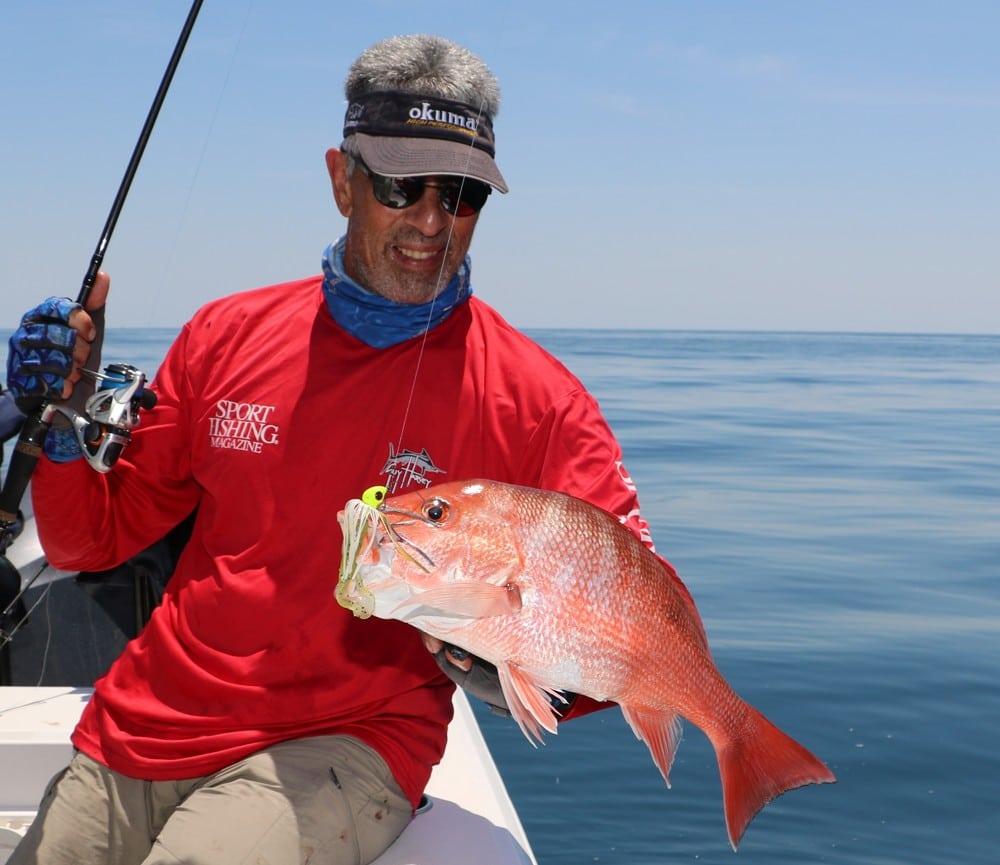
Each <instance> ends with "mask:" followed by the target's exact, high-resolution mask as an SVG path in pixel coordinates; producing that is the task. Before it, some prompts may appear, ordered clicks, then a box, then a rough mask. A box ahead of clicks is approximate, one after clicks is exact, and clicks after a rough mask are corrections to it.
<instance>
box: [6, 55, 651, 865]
mask: <svg viewBox="0 0 1000 865" xmlns="http://www.w3.org/2000/svg"><path fill="white" fill-rule="evenodd" d="M346 96H347V102H348V107H347V114H346V119H345V123H344V136H345V137H344V142H343V145H342V146H341V148H340V149H332V150H330V151H329V152H328V153H327V154H326V164H327V169H328V173H329V176H330V180H331V183H332V188H333V195H334V198H335V200H336V204H337V207H338V208H339V210H340V212H341V214H343V216H344V217H346V219H347V230H346V233H345V235H344V236H343V237H342V238H341V239H340V241H338V242H337V243H336V244H333V245H331V246H330V247H329V248H328V249H327V251H326V253H325V255H324V259H323V271H324V272H323V275H322V276H315V277H310V278H307V279H303V280H300V281H297V282H290V283H286V284H283V285H280V286H272V287H269V288H263V289H258V290H255V291H251V292H246V293H243V294H239V295H235V296H232V297H228V298H224V299H222V300H218V301H215V302H213V303H210V304H208V305H207V306H206V307H204V308H203V309H202V310H200V311H199V312H198V313H197V314H196V315H195V316H194V318H193V319H192V320H191V321H190V322H189V323H188V324H187V325H186V326H185V327H184V328H183V330H182V331H181V333H180V335H179V336H178V338H177V340H176V342H175V343H174V345H173V346H172V347H171V349H170V351H169V353H168V355H167V357H166V359H165V360H164V363H163V365H162V367H161V369H160V370H159V372H158V373H157V376H156V379H155V381H154V383H153V384H152V386H151V387H152V389H153V390H154V391H155V392H156V394H157V397H158V402H157V405H156V408H155V409H153V410H151V411H149V412H147V413H146V414H145V415H144V419H143V421H142V424H141V426H140V427H138V428H137V429H136V431H135V433H134V438H133V442H132V444H131V445H130V446H129V448H128V450H127V451H126V452H125V454H124V456H123V457H122V459H121V460H120V461H119V463H118V464H117V466H116V467H115V469H114V471H112V472H111V473H109V474H107V475H102V474H99V473H96V472H94V471H92V470H91V469H90V468H89V467H88V466H87V465H86V463H85V462H84V461H83V460H80V459H78V458H76V459H75V458H73V457H74V456H75V454H74V453H73V447H74V443H73V441H72V439H71V438H70V439H69V440H68V441H67V439H66V437H65V436H64V435H63V434H60V433H56V432H55V431H54V432H53V433H52V434H50V438H51V439H52V442H51V443H47V444H46V450H47V452H50V458H48V459H42V460H40V463H39V468H38V470H37V472H36V475H35V478H34V481H33V495H34V501H35V512H36V516H37V519H38V525H39V532H40V536H41V539H42V542H43V545H44V547H45V549H46V551H47V553H48V555H49V558H50V560H51V561H52V562H53V564H55V565H56V566H58V567H60V568H65V569H72V570H79V569H89V570H96V569H101V568H106V567H110V566H112V565H114V564H115V563H117V562H121V561H123V560H125V559H127V558H128V557H129V556H132V555H134V554H135V553H136V552H137V551H139V550H141V549H143V548H144V547H145V546H146V545H148V544H149V543H150V542H152V541H153V540H155V539H156V538H158V537H160V536H161V535H163V534H164V533H165V532H166V531H167V530H168V529H169V528H170V527H171V526H173V525H175V524H176V523H178V522H179V521H180V520H181V519H183V518H184V517H186V516H187V515H188V514H189V513H191V512H192V511H194V510H195V509H197V516H196V519H195V522H194V527H193V532H192V536H191V539H190V541H189V543H188V544H187V546H186V547H185V549H184V552H183V554H182V555H181V558H180V561H179V563H178V566H177V569H176V571H175V574H174V576H173V578H172V580H171V582H170V584H169V586H168V588H167V591H166V593H165V596H164V599H163V602H162V603H161V605H160V606H159V607H158V608H157V609H156V610H155V612H154V613H153V616H152V618H151V619H150V622H149V624H148V625H147V626H146V628H145V630H144V631H143V632H142V633H141V634H140V635H139V637H137V638H136V639H135V640H134V641H133V642H131V643H130V644H129V645H128V646H127V648H126V649H125V651H124V653H123V654H122V656H121V657H120V658H119V659H118V660H117V661H116V663H115V664H114V665H113V667H112V668H111V670H110V671H109V673H108V675H107V676H106V677H104V678H103V679H101V680H100V681H99V682H98V683H97V685H96V690H95V693H94V696H93V699H92V700H91V701H90V703H89V705H88V707H87V709H86V711H85V713H84V715H83V718H82V719H81V721H80V724H79V726H78V728H77V729H76V731H75V733H74V737H73V741H74V744H75V746H76V747H77V748H78V749H79V752H80V753H79V754H78V755H77V756H76V757H75V758H74V760H73V762H72V764H71V765H70V767H69V768H68V769H67V770H66V772H65V773H64V774H62V775H61V776H59V777H57V779H55V781H54V783H53V785H52V787H51V788H50V790H49V791H48V792H47V793H46V796H45V799H44V801H43V806H42V810H41V812H40V814H39V817H38V819H37V820H36V822H35V824H34V825H33V826H32V828H31V830H30V831H29V833H28V835H27V836H26V838H25V840H24V842H23V843H22V845H21V847H19V848H18V850H17V851H16V852H15V853H14V855H13V857H12V859H11V862H12V863H14V865H23V863H27V862H44V863H45V865H60V863H64V862H65V863H68V862H73V863H79V862H104V861H109V862H116V863H139V862H143V863H146V865H153V863H157V865H159V863H168V862H170V863H173V862H184V863H205V865H229V863H236V862H251V861H252V862H257V861H262V862H268V863H282V865H284V863H289V865H290V863H298V862H305V861H306V860H307V859H308V861H309V862H310V863H341V862H356V861H361V862H368V861H371V860H372V859H373V858H375V857H376V856H377V855H378V854H379V853H380V852H382V850H384V849H385V848H386V847H387V846H388V845H389V844H390V843H391V842H392V840H393V839H394V838H395V837H396V836H397V835H398V834H399V832H401V831H402V829H403V828H404V827H405V826H406V824H407V822H408V821H409V819H410V817H411V814H412V811H413V808H414V807H415V806H416V804H417V803H418V801H419V798H420V795H421V792H422V790H423V788H424V785H425V784H426V782H427V779H428V776H429V774H430V771H431V767H432V766H433V765H434V764H435V763H437V762H438V761H439V759H440V757H441V754H442V752H443V749H444V745H445V735H446V727H447V724H448V721H449V720H450V717H451V696H452V689H453V685H452V683H451V682H450V681H449V679H448V678H446V677H445V676H444V675H442V674H441V671H440V670H439V668H438V666H437V664H436V663H435V659H434V658H433V657H432V656H431V655H430V654H428V653H427V652H426V651H424V650H423V648H422V646H421V640H420V635H419V634H418V633H417V632H416V631H414V630H413V629H411V628H409V627H407V626H405V625H402V624H400V623H398V622H388V621H381V620H376V619H369V620H364V621H362V620H359V619H356V618H354V617H353V616H352V615H351V614H350V613H349V612H347V611H346V610H344V609H342V608H340V607H339V606H338V605H337V603H336V601H335V600H334V597H333V587H334V583H335V580H336V575H337V568H338V561H337V558H338V552H339V533H338V531H337V530H336V528H335V525H336V513H337V510H338V509H339V508H341V507H342V506H343V504H344V503H345V502H346V501H347V499H349V498H357V497H359V496H360V494H361V493H362V491H363V490H364V489H366V488H367V487H369V486H371V485H374V484H384V485H385V486H387V487H388V488H389V490H390V493H394V492H402V491H404V490H407V489H415V488H420V487H421V486H429V485H430V484H432V483H436V482H440V481H444V480H456V479H461V478H468V477H489V478H493V479H497V480H501V481H507V482H513V483H521V484H526V485H530V486H537V487H546V488H551V489H559V490H563V491H565V492H568V493H571V494H574V495H577V496H580V497H582V498H586V499H588V500H589V501H591V502H593V503H594V504H597V505H599V506H601V507H604V508H606V509H607V510H610V511H612V512H614V513H617V514H619V515H620V517H621V519H622V521H623V522H625V523H626V524H628V525H629V526H630V527H631V528H632V529H633V530H635V531H636V532H637V534H640V536H643V537H645V538H646V539H647V540H648V533H647V532H646V527H645V523H644V522H643V521H642V519H641V517H640V516H639V513H638V503H637V501H636V496H635V491H634V488H633V486H632V484H631V482H630V481H629V479H628V476H627V474H626V473H625V471H624V469H623V468H622V464H621V453H620V449H619V447H618V445H617V443H616V442H615V440H614V437H613V435H612V434H611V432H610V430H609V429H608V427H607V424H606V423H605V421H604V419H603V418H602V416H601V414H600V411H599V409H598V406H597V404H596V402H595V400H594V399H593V398H592V397H591V396H590V395H589V394H587V392H586V391H585V390H584V388H583V386H582V385H581V384H580V383H579V382H578V381H577V380H576V379H575V378H574V377H573V376H572V375H571V374H570V373H569V372H568V371H566V370H565V369H564V368H563V367H562V366H561V365H560V364H559V363H558V362H557V361H556V360H554V359H553V358H552V357H550V356H549V355H548V354H546V353H545V352H544V351H542V349H540V348H539V347H538V346H537V345H535V344H534V343H532V342H531V341H530V340H528V339H527V338H526V337H525V336H523V335H522V334H520V333H518V332H517V331H515V330H514V329H513V328H511V327H510V326H509V325H508V324H507V323H506V322H505V321H504V320H503V319H502V318H501V317H500V316H499V315H498V314H497V313H496V312H495V311H493V310H492V309H491V308H490V307H488V306H487V305H486V304H484V303H482V302H480V301H479V300H478V299H477V298H475V297H471V296H470V295H471V287H470V262H469V259H468V257H467V251H468V249H469V245H470V243H471V241H472V235H473V232H474V230H475V227H476V223H477V220H478V213H479V211H480V210H481V208H482V207H483V206H484V204H485V203H486V201H487V198H488V197H489V195H490V193H491V191H492V190H493V189H497V190H499V191H500V192H506V191H507V185H506V182H505V181H504V179H503V176H502V174H501V173H500V171H499V169H498V168H497V166H496V163H495V161H494V139H493V130H492V120H493V117H494V116H495V114H496V112H497V108H498V106H499V89H498V86H497V83H496V80H495V78H494V77H493V75H492V74H491V73H490V72H489V70H488V69H487V68H486V67H485V65H484V64H483V63H482V62H481V61H480V60H479V59H478V58H476V57H475V56H474V55H472V54H470V53H469V52H468V51H466V50H465V49H463V48H460V47H459V46H457V45H455V44H453V43H450V42H448V41H446V40H443V39H438V38H435V37H426V36H416V37H398V38H394V39H389V40H386V41H384V42H381V43H378V44H377V45H375V46H373V47H372V48H370V49H369V50H368V51H366V52H365V53H364V54H362V56H361V57H360V58H359V59H358V60H357V61H356V62H355V64H354V65H353V67H352V69H351V72H350V74H349V76H348V79H347V83H346ZM107 289H108V281H107V278H106V277H105V276H104V275H101V277H100V278H99V280H98V282H97V283H96V285H95V289H94V291H93V293H92V295H91V299H90V301H89V303H88V307H89V308H90V310H91V311H94V312H96V311H97V309H98V308H100V307H102V306H103V303H104V298H105V296H106V294H107ZM46 304H47V305H46ZM46 304H43V307H44V309H43V311H42V313H36V314H32V313H29V314H28V316H27V317H26V319H25V323H24V324H23V325H22V328H21V330H19V331H18V333H16V334H15V336H14V338H13V339H12V345H11V355H12V357H14V358H15V359H14V362H13V363H12V371H11V384H12V387H13V388H14V389H15V391H16V392H18V393H19V394H20V395H21V396H22V398H23V397H24V396H26V395H30V394H31V393H35V394H37V393H40V392H41V391H43V390H44V389H45V388H46V387H48V388H50V389H51V390H52V391H53V393H54V394H55V395H62V396H65V395H67V394H68V393H70V391H71V390H72V387H71V384H72V381H73V379H74V378H75V377H77V376H78V366H79V365H80V363H82V358H83V356H85V355H86V354H87V343H86V339H90V338H93V337H96V336H98V335H99V331H100V327H98V326H96V325H95V324H94V322H93V321H92V319H91V316H90V315H89V314H88V312H86V311H84V310H82V309H79V308H76V309H73V308H72V305H71V304H68V303H65V302H63V303H62V304H61V303H60V302H59V301H57V300H52V299H50V301H47V302H46ZM52 321H55V324H52V323H51V322H52ZM47 322H48V323H47ZM62 322H66V323H68V324H69V325H71V326H73V327H75V328H76V330H77V338H76V339H75V341H74V340H73V339H71V338H70V339H64V340H63V343H64V345H65V346H66V347H65V349H63V350H62V351H63V354H62V365H63V370H64V373H65V375H64V376H62V377H59V376H53V375H51V374H48V375H45V374H43V370H42V368H43V367H45V366H46V365H47V364H49V363H51V361H52V358H51V357H49V356H48V355H52V356H54V357H55V358H56V359H57V360H58V358H59V356H60V351H59V350H55V349H53V350H45V351H41V352H39V350H37V349H35V350H34V354H35V355H38V354H39V353H41V354H45V355H46V357H45V358H43V359H42V361H38V360H37V357H36V361H37V362H35V363H34V365H33V364H32V362H31V360H30V358H31V357H32V351H31V350H28V349H25V348H24V345H25V344H30V343H31V333H32V329H33V328H36V329H37V328H39V327H40V328H43V329H45V328H48V329H52V328H57V329H58V328H61V329H62V331H63V332H65V333H68V331H66V328H65V326H64V325H63V324H62ZM58 341H59V340H56V339H51V338H48V337H47V338H46V339H44V340H43V342H46V343H55V342H58ZM74 350H75V351H76V360H75V362H71V361H70V360H69V359H68V354H69V352H70V351H74ZM18 358H20V360H18ZM90 366H91V367H93V366H94V361H93V358H92V359H91V362H90ZM76 390H77V391H79V388H77V389H76ZM77 396H78V394H77ZM428 645H429V647H430V648H431V649H432V650H435V651H437V650H439V649H440V648H441V647H440V645H439V644H436V643H435V642H434V641H430V640H429V641H428ZM440 660H441V663H442V664H443V665H444V666H445V667H446V668H447V667H448V666H449V665H448V663H447V661H446V660H445V659H444V658H443V657H442V658H441V659H440ZM461 663H462V667H463V669H468V668H469V667H470V666H471V665H472V663H473V661H472V659H469V658H466V659H464V660H462V661H461ZM477 672H478V673H480V674H481V673H482V671H481V670H477ZM449 673H450V674H451V675H455V676H457V677H458V678H461V673H459V672H458V671H457V670H450V671H449ZM479 678H482V676H481V675H480V676H479ZM593 708H595V704H593V703H590V702H589V701H587V700H585V699H583V698H581V699H579V700H577V701H575V703H574V704H573V706H572V707H571V709H570V710H569V711H568V713H567V716H572V715H573V714H580V713H583V712H586V711H589V710H592V709H593Z"/></svg>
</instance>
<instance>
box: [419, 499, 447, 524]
mask: <svg viewBox="0 0 1000 865" xmlns="http://www.w3.org/2000/svg"><path fill="white" fill-rule="evenodd" d="M450 510H451V505H449V504H448V502H446V501H445V500H444V499H431V500H430V501H429V502H427V503H426V504H425V505H424V506H423V515H424V517H426V518H427V520H428V522H432V523H442V522H444V521H445V520H446V519H447V518H448V512H449V511H450Z"/></svg>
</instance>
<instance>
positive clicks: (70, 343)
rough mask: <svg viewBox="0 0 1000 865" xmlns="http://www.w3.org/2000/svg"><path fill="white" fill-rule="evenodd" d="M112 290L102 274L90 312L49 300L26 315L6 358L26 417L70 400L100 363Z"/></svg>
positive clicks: (11, 384)
mask: <svg viewBox="0 0 1000 865" xmlns="http://www.w3.org/2000/svg"><path fill="white" fill-rule="evenodd" d="M110 285H111V281H110V279H109V278H108V275H107V274H106V273H98V274H97V278H96V279H95V280H94V286H93V289H92V290H91V292H90V296H89V297H88V298H87V306H86V308H84V307H82V306H80V304H78V303H74V302H73V301H71V300H70V299H69V298H66V297H50V298H48V299H47V300H45V301H43V302H42V303H40V304H39V305H38V306H36V307H35V308H34V309H31V310H29V311H28V312H26V313H25V314H24V317H23V318H22V319H21V326H20V327H19V328H18V329H17V330H16V331H14V333H13V334H12V335H11V338H10V348H9V351H8V354H7V386H8V388H10V391H11V393H13V394H14V397H15V399H16V400H17V404H18V407H19V408H21V410H22V411H25V412H30V411H34V410H35V409H36V408H37V407H38V406H39V405H40V404H41V403H42V402H43V401H44V400H48V399H51V400H59V399H62V400H66V399H69V398H70V396H72V395H73V389H74V386H75V385H76V383H77V382H78V381H80V377H81V370H82V369H83V368H84V366H86V364H87V362H88V360H90V361H91V366H90V368H91V369H93V368H94V367H95V365H97V364H99V363H100V343H101V341H102V340H103V337H104V305H105V303H106V302H107V298H108V290H109V288H110ZM94 361H96V364H95V363H94Z"/></svg>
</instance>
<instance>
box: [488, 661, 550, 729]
mask: <svg viewBox="0 0 1000 865" xmlns="http://www.w3.org/2000/svg"><path fill="white" fill-rule="evenodd" d="M497 672H498V673H499V674H500V688H501V689H502V690H503V696H504V699H505V700H506V701H507V708H508V709H510V713H511V715H512V716H513V717H514V720H515V721H517V725H518V726H519V727H520V728H521V732H522V733H524V735H525V737H526V738H527V739H528V741H529V742H531V744H532V745H535V743H536V742H541V741H542V731H543V730H548V731H549V732H550V733H552V734H555V733H557V732H558V729H557V728H558V723H557V721H556V710H555V708H554V707H553V706H552V703H551V701H550V700H549V699H548V696H547V695H552V696H558V694H557V692H556V691H554V690H552V689H550V688H546V687H544V686H543V685H539V684H538V682H536V681H535V680H534V679H533V678H532V677H531V676H529V675H528V674H527V673H525V672H524V670H522V669H520V668H519V667H515V666H512V665H511V664H504V663H500V664H497Z"/></svg>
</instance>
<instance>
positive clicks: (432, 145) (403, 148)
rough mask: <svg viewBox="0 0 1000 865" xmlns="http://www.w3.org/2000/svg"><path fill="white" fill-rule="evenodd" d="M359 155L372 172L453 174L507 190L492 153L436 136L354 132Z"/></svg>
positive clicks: (390, 173)
mask: <svg viewBox="0 0 1000 865" xmlns="http://www.w3.org/2000/svg"><path fill="white" fill-rule="evenodd" d="M354 139H355V141H356V142H357V145H358V150H359V152H360V153H361V158H362V159H363V160H364V163H365V165H367V166H368V167H369V168H370V169H371V170H372V171H374V172H375V173H376V174H386V175H388V176H390V177H419V176H422V175H429V174H454V175H456V176H458V177H472V178H475V179H476V180H481V181H482V182H483V183H488V184H489V185H490V186H492V187H494V188H495V189H498V190H500V192H507V181H506V180H504V179H503V175H502V174H501V173H500V169H499V168H497V164H496V163H495V162H494V161H493V159H492V157H491V156H490V155H489V154H488V153H486V152H485V151H483V150H480V149H479V148H478V147H472V146H471V145H468V144H461V143H459V142H457V141H443V140H441V139H438V138H400V137H397V136H392V135H366V134H365V133H363V132H359V133H356V134H355V135H354Z"/></svg>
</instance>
